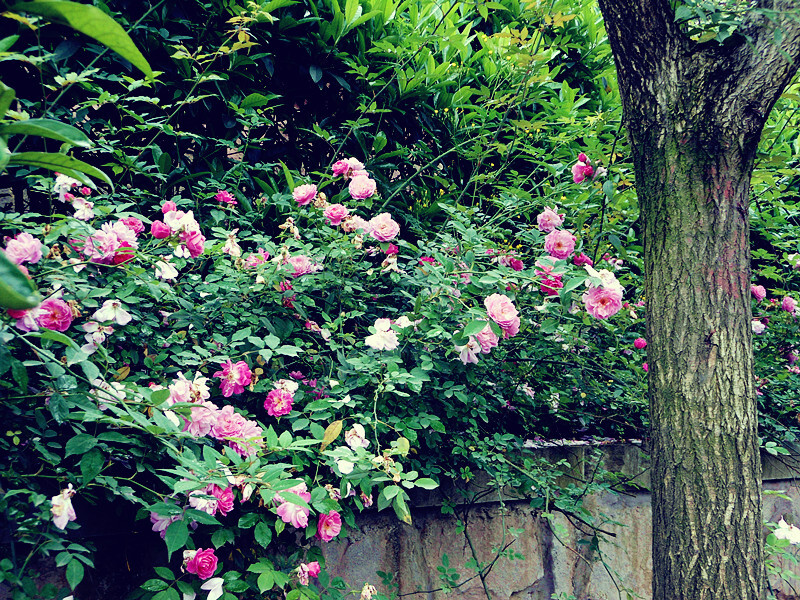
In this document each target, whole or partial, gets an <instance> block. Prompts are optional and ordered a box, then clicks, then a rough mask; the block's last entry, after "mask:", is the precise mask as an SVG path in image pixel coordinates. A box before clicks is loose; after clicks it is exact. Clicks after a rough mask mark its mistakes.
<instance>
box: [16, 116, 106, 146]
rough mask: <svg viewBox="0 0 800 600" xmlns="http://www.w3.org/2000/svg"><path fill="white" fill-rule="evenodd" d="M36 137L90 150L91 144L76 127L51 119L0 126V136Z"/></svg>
mask: <svg viewBox="0 0 800 600" xmlns="http://www.w3.org/2000/svg"><path fill="white" fill-rule="evenodd" d="M15 133H18V134H22V135H38V136H39V137H46V138H50V139H52V140H58V141H60V142H66V143H67V144H71V145H73V146H80V147H81V148H91V147H92V142H91V141H90V140H89V138H88V137H86V134H85V133H83V132H82V131H81V130H80V129H78V128H77V127H73V126H72V125H68V124H67V123H62V122H61V121H54V120H53V119H28V120H26V121H15V122H12V123H6V124H5V125H0V135H13V134H15Z"/></svg>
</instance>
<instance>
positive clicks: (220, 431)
mask: <svg viewBox="0 0 800 600" xmlns="http://www.w3.org/2000/svg"><path fill="white" fill-rule="evenodd" d="M246 421H247V419H245V418H244V417H243V416H242V415H240V414H239V413H237V412H236V411H235V410H234V409H233V406H231V405H230V404H227V405H225V406H223V407H222V409H221V410H220V411H219V412H218V413H217V419H216V421H215V422H214V425H213V426H212V428H211V435H212V436H213V437H214V438H215V439H218V440H221V439H224V438H238V437H242V430H243V429H244V426H245V423H246Z"/></svg>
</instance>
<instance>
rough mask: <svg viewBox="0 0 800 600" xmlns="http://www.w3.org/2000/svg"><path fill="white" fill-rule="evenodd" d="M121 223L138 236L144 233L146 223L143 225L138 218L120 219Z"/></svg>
mask: <svg viewBox="0 0 800 600" xmlns="http://www.w3.org/2000/svg"><path fill="white" fill-rule="evenodd" d="M120 223H122V224H123V225H125V227H127V228H128V229H130V230H131V231H132V232H133V233H135V234H136V235H139V234H140V233H142V232H143V231H144V223H142V221H141V220H140V219H137V218H136V217H125V218H123V219H120Z"/></svg>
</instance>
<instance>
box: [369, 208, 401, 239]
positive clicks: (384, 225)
mask: <svg viewBox="0 0 800 600" xmlns="http://www.w3.org/2000/svg"><path fill="white" fill-rule="evenodd" d="M369 233H370V235H371V236H372V237H374V238H375V239H376V240H378V241H379V242H389V241H391V240H393V239H394V238H396V237H397V236H398V235H400V225H398V224H397V222H396V221H395V220H394V219H392V215H390V214H389V213H388V212H384V213H380V214H378V215H375V216H374V217H372V218H371V219H370V220H369Z"/></svg>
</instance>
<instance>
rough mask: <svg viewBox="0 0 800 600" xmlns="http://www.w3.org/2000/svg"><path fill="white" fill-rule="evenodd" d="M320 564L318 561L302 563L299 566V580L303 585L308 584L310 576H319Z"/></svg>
mask: <svg viewBox="0 0 800 600" xmlns="http://www.w3.org/2000/svg"><path fill="white" fill-rule="evenodd" d="M320 570H321V569H320V566H319V563H318V562H317V561H314V562H310V563H308V564H305V563H300V566H299V567H297V580H298V581H299V582H300V583H301V584H302V585H308V578H309V577H315V578H316V577H319V572H320Z"/></svg>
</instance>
